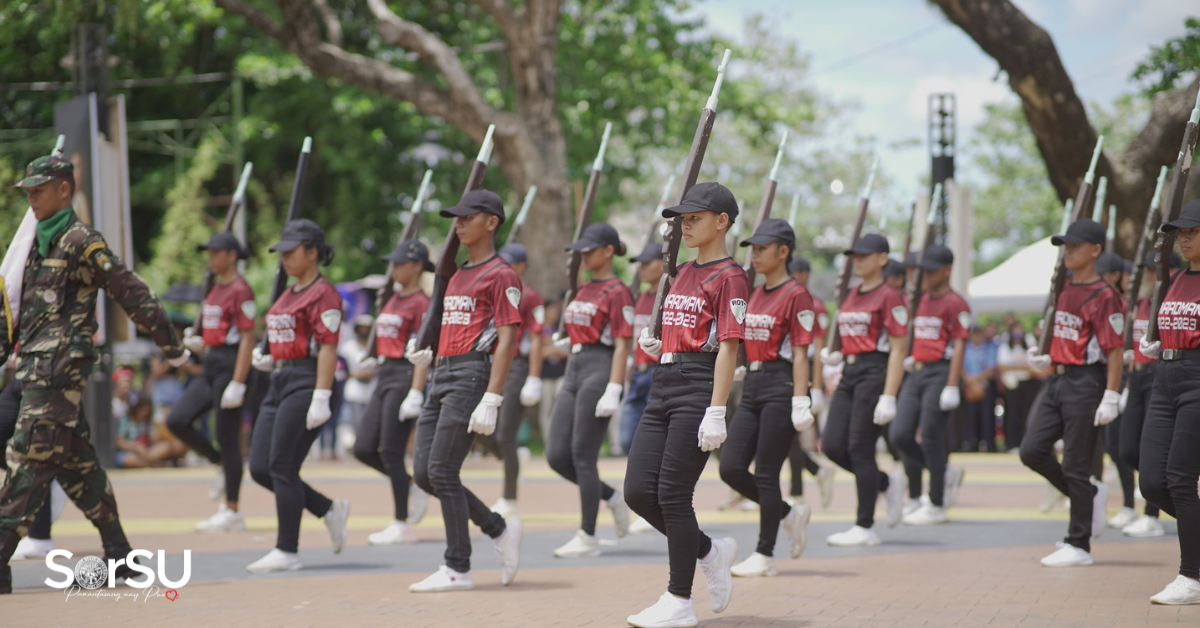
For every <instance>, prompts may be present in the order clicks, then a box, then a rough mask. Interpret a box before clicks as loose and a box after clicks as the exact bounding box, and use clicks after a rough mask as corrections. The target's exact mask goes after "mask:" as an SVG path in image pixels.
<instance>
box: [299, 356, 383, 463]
mask: <svg viewBox="0 0 1200 628" xmlns="http://www.w3.org/2000/svg"><path fill="white" fill-rule="evenodd" d="M349 379H350V369H349V368H348V367H347V366H346V360H345V359H344V358H342V357H341V356H340V355H339V356H338V359H337V366H336V367H335V368H334V371H333V388H332V389H331V391H330V392H331V394H330V397H329V411H330V412H331V413H332V415H333V416H341V413H342V400H343V399H344V398H345V390H346V381H347V380H349ZM398 418H399V417H397V419H398ZM337 424H338V421H326V422H325V424H324V425H322V426H321V432H320V434H318V435H317V437H318V441H317V450H318V452H319V456H318V458H319V459H320V460H337V459H338V425H337ZM351 433H353V432H351ZM351 445H353V443H351ZM309 453H312V451H311V450H309Z"/></svg>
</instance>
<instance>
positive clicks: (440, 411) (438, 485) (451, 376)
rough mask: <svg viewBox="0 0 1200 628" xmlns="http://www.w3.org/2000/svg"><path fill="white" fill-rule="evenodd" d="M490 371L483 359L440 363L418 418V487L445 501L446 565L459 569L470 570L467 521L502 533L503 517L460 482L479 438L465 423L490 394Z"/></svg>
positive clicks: (415, 466)
mask: <svg viewBox="0 0 1200 628" xmlns="http://www.w3.org/2000/svg"><path fill="white" fill-rule="evenodd" d="M490 373H491V362H490V361H486V362H485V361H483V360H478V361H467V362H459V363H455V364H453V365H449V364H444V365H442V366H439V367H437V369H435V370H434V372H433V379H432V380H431V381H430V383H429V388H428V389H427V390H428V392H427V393H426V395H425V406H424V407H423V408H421V416H420V417H418V418H417V437H416V438H417V440H416V446H415V451H414V453H413V476H414V477H415V478H416V481H417V486H419V487H421V488H422V489H423V490H424V491H425V492H426V493H429V494H430V495H433V496H434V497H437V498H438V501H440V502H441V504H442V520H443V522H444V524H445V526H446V554H445V559H446V566H447V567H449V568H451V569H453V570H454V571H457V572H459V573H466V572H468V571H470V570H471V536H470V529H469V522H471V521H473V522H475V525H478V526H479V527H480V528H482V529H483V532H484V534H487V535H488V536H490V537H492V538H493V539H494V538H496V537H498V536H500V535H501V534H503V533H504V518H503V517H501V516H500V515H498V514H496V513H494V512H492V511H491V510H490V509H489V508H488V507H487V506H486V505H484V503H483V502H482V501H480V500H479V498H478V497H476V496H475V494H474V493H472V492H471V491H470V490H469V489H468V488H467V487H465V486H463V483H462V465H463V461H464V460H466V459H467V455H468V454H469V453H471V445H472V444H473V443H474V442H475V435H474V434H472V433H470V432H468V431H467V425H468V423H469V422H470V420H471V412H473V411H474V410H475V406H477V405H479V401H480V400H481V399H483V393H485V392H487V383H488V376H489V375H490Z"/></svg>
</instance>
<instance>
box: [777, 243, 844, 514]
mask: <svg viewBox="0 0 1200 628" xmlns="http://www.w3.org/2000/svg"><path fill="white" fill-rule="evenodd" d="M811 269H812V265H811V264H809V262H808V259H807V258H805V257H803V256H800V255H793V257H792V261H790V262H788V276H790V277H791V278H792V279H794V280H796V283H798V284H800V285H801V286H802V287H804V288H805V289H806V290H807V289H808V275H809V271H810V270H811ZM810 294H811V293H810ZM812 302H813V313H814V314H816V318H815V319H814V320H813V329H812V344H810V345H808V381H809V385H808V397H809V399H811V400H812V408H811V409H810V410H811V411H812V413H813V416H815V417H820V416H821V413H822V412H824V411H825V409H826V408H827V407H828V406H829V404H828V403H827V402H826V399H825V375H824V373H822V371H823V370H824V369H823V367H822V364H821V350H822V349H824V348H825V342H826V341H827V340H828V338H829V308H827V307H825V304H824V303H822V302H821V300H820V299H818V298H817V297H816V296H813V299H812ZM812 429H813V442H812V444H807V443H805V442H804V440H805V434H804V432H801V433H800V437H799V438H797V439H796V442H795V443H793V444H792V450H791V451H790V452H788V464H789V466H791V469H792V482H791V490H790V491H789V495H790V502H789V503H791V504H793V505H795V504H798V503H803V502H804V480H803V478H802V472H803V471H808V472H809V473H810V474H811V475H812V476H813V477H815V478H817V489H819V490H820V493H821V507H822V508H828V507H829V504H830V503H831V502H832V501H833V473H834V471H833V466H832V465H830V464H829V463H827V462H817V460H816V459H815V458H813V456H812V455H811V453H810V452H809V451H806V448H812V447H814V445H815V443H816V434H817V424H816V423H814V424H813V427H812Z"/></svg>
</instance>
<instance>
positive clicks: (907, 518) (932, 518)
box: [904, 504, 950, 526]
mask: <svg viewBox="0 0 1200 628" xmlns="http://www.w3.org/2000/svg"><path fill="white" fill-rule="evenodd" d="M949 521H950V518H949V517H947V516H946V509H945V508H938V507H937V506H934V505H933V504H929V505H927V506H921V507H920V508H918V509H917V510H915V511H913V512H911V513H909V514H907V515H904V525H906V526H931V525H937V524H939V523H947V522H949Z"/></svg>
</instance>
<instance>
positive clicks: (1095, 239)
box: [1050, 218, 1200, 246]
mask: <svg viewBox="0 0 1200 628" xmlns="http://www.w3.org/2000/svg"><path fill="white" fill-rule="evenodd" d="M1197 224H1200V223H1197ZM1104 238H1105V234H1104V227H1101V226H1100V223H1098V222H1096V221H1095V220H1091V219H1090V218H1080V219H1079V220H1076V221H1075V222H1073V223H1071V226H1070V227H1067V232H1066V233H1065V234H1063V235H1056V236H1052V237H1051V238H1050V243H1051V244H1053V245H1054V246H1062V245H1064V244H1083V243H1085V242H1087V243H1090V244H1099V245H1101V246H1103V245H1104Z"/></svg>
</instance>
